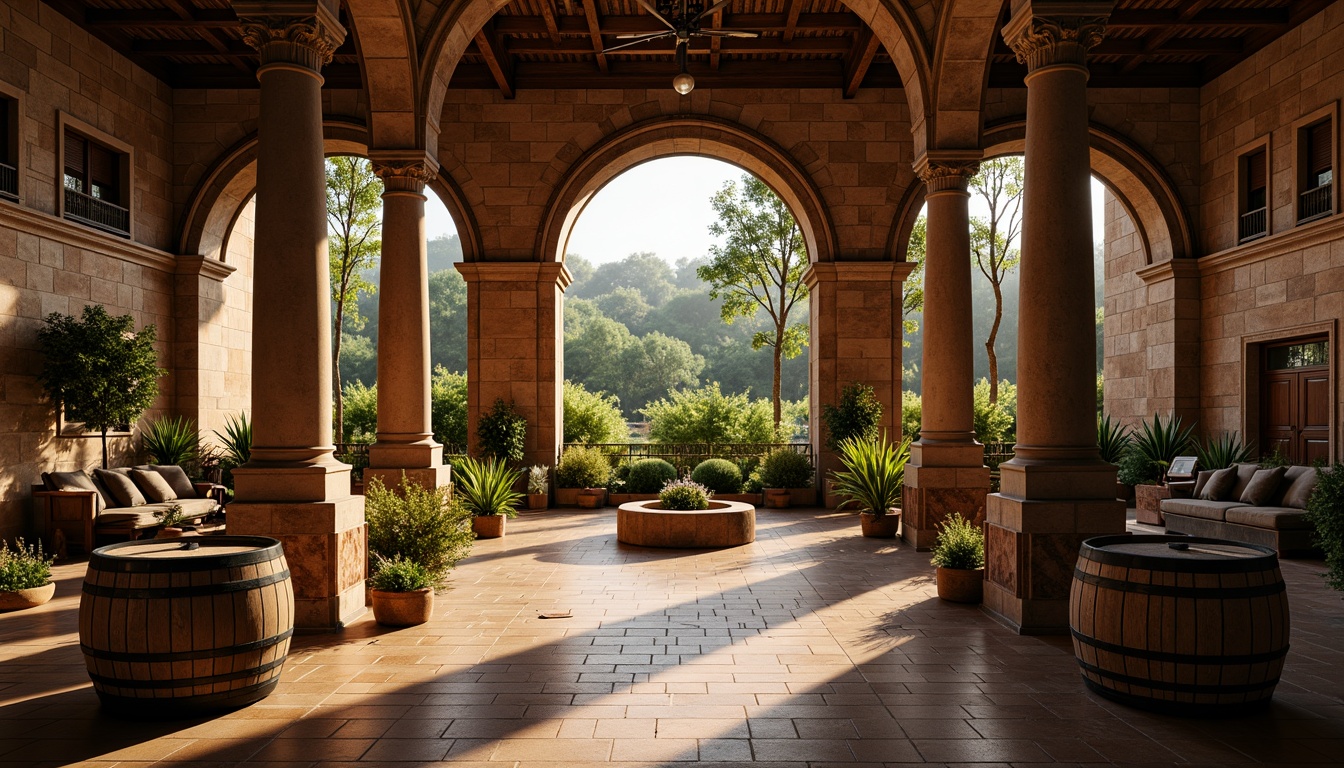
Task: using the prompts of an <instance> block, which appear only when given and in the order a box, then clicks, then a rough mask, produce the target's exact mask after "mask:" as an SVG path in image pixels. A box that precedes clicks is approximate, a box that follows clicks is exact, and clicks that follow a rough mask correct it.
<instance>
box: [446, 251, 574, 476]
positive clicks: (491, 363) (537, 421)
mask: <svg viewBox="0 0 1344 768" xmlns="http://www.w3.org/2000/svg"><path fill="white" fill-rule="evenodd" d="M456 266H457V271H458V272H460V273H462V277H463V279H465V280H466V282H467V439H468V441H469V442H468V445H469V447H470V449H471V450H472V451H473V452H474V451H475V450H476V448H477V444H476V443H477V439H476V428H477V425H478V424H480V418H481V414H483V413H486V412H487V411H489V410H490V409H491V407H493V406H494V404H495V400H496V399H502V400H503V401H504V402H506V403H513V405H514V406H515V407H516V408H517V409H518V411H519V412H520V413H522V414H523V416H525V417H526V418H527V447H526V450H525V456H524V458H523V461H524V462H526V463H528V464H545V465H547V466H552V465H554V464H555V458H556V454H557V453H559V451H560V445H561V442H562V441H563V437H564V429H563V425H562V423H561V412H562V410H561V409H562V401H563V398H564V388H563V384H564V380H565V360H564V357H565V333H564V329H565V324H564V294H565V288H567V287H569V284H570V282H571V280H572V279H573V278H571V277H570V274H569V270H567V269H565V265H564V264H560V263H558V262H490V261H475V262H464V263H461V264H458V265H456Z"/></svg>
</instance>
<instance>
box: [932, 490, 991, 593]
mask: <svg viewBox="0 0 1344 768" xmlns="http://www.w3.org/2000/svg"><path fill="white" fill-rule="evenodd" d="M932 562H933V564H934V565H935V566H937V567H938V571H937V580H938V597H940V598H942V599H943V600H949V601H951V602H954V603H978V602H980V601H981V600H982V599H984V593H985V534H984V531H982V530H980V528H979V527H978V526H975V525H972V524H971V521H970V520H967V519H966V518H964V517H962V516H961V513H959V512H954V513H952V516H951V517H949V518H947V519H945V520H944V521H943V523H942V525H941V526H940V527H939V531H938V538H937V540H936V541H935V542H934V545H933V560H932Z"/></svg>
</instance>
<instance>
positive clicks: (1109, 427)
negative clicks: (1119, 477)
mask: <svg viewBox="0 0 1344 768" xmlns="http://www.w3.org/2000/svg"><path fill="white" fill-rule="evenodd" d="M1133 443H1134V434H1133V433H1132V432H1131V431H1130V429H1129V427H1127V426H1125V425H1124V424H1121V423H1120V422H1119V421H1116V420H1115V419H1112V418H1111V417H1110V414H1107V415H1105V416H1100V417H1098V418H1097V447H1098V448H1100V449H1101V460H1102V461H1104V462H1106V463H1108V464H1119V463H1120V459H1122V458H1124V455H1125V451H1128V450H1129V447H1130V445H1132V444H1133Z"/></svg>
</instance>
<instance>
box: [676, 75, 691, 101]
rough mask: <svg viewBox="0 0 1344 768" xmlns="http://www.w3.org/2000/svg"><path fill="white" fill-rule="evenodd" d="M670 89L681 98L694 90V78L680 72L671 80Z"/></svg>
mask: <svg viewBox="0 0 1344 768" xmlns="http://www.w3.org/2000/svg"><path fill="white" fill-rule="evenodd" d="M672 88H673V89H674V90H675V91H676V92H677V93H680V94H681V95H682V96H685V95H686V94H688V93H690V92H691V91H692V90H694V89H695V78H694V77H691V76H690V75H688V74H686V73H685V72H682V73H681V74H680V75H677V76H676V77H674V78H672Z"/></svg>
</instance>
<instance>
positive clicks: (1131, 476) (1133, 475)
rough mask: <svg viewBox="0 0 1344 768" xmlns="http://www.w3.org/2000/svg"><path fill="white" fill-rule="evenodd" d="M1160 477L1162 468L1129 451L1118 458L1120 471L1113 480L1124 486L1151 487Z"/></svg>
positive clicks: (1145, 457) (1136, 452) (1146, 458)
mask: <svg viewBox="0 0 1344 768" xmlns="http://www.w3.org/2000/svg"><path fill="white" fill-rule="evenodd" d="M1161 476H1162V467H1161V465H1159V464H1158V463H1157V462H1155V461H1153V460H1151V459H1149V458H1148V457H1147V456H1144V455H1143V454H1141V453H1139V452H1138V451H1129V452H1128V453H1126V454H1125V455H1124V456H1122V457H1121V458H1120V469H1119V471H1118V472H1116V473H1115V479H1116V480H1118V481H1120V482H1122V483H1124V484H1125V485H1152V484H1154V483H1156V482H1157V480H1158V478H1160V477H1161Z"/></svg>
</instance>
